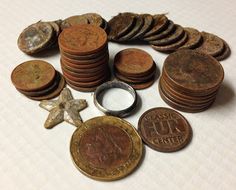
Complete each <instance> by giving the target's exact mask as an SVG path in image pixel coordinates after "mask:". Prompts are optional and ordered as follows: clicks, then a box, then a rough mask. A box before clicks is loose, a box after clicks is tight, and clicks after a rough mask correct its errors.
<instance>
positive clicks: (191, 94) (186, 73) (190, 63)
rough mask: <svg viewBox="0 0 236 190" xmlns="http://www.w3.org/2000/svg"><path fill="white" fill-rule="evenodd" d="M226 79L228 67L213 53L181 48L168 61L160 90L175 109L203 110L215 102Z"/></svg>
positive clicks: (165, 99) (164, 68) (161, 79)
mask: <svg viewBox="0 0 236 190" xmlns="http://www.w3.org/2000/svg"><path fill="white" fill-rule="evenodd" d="M223 78H224V70H223V68H222V66H221V64H220V63H219V62H218V61H217V60H216V59H215V58H213V57H212V56H210V55H207V54H204V53H201V52H198V51H195V50H179V51H177V52H175V53H172V54H170V55H169V56H168V57H167V58H166V60H165V62H164V66H163V70H162V76H161V78H160V83H159V92H160V95H161V97H162V99H163V100H164V101H165V102H166V103H167V104H168V105H170V106H171V107H173V108H175V109H178V110H180V111H185V112H200V111H204V110H206V109H207V108H209V107H210V106H211V105H212V103H213V102H214V100H215V98H216V94H217V91H218V89H219V88H220V85H221V83H222V81H223Z"/></svg>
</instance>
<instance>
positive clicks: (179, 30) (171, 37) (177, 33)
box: [149, 24, 185, 46]
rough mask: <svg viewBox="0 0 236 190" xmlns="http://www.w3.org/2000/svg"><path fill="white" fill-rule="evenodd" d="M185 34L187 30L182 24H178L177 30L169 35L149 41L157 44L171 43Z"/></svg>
mask: <svg viewBox="0 0 236 190" xmlns="http://www.w3.org/2000/svg"><path fill="white" fill-rule="evenodd" d="M184 34H185V32H184V29H183V28H182V26H180V25H177V24H176V25H175V30H174V31H173V32H172V33H170V34H169V35H168V36H166V37H165V38H163V39H160V40H153V41H149V43H150V44H151V45H156V46H164V45H170V44H173V43H175V42H176V41H178V40H179V39H180V38H182V37H183V35H184Z"/></svg>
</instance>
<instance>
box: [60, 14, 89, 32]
mask: <svg viewBox="0 0 236 190" xmlns="http://www.w3.org/2000/svg"><path fill="white" fill-rule="evenodd" d="M80 24H89V21H88V19H87V18H86V17H85V16H82V15H75V16H71V17H68V18H66V19H65V20H63V21H62V23H61V25H60V26H61V29H62V30H63V29H65V28H68V27H71V26H76V25H80Z"/></svg>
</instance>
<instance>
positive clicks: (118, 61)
mask: <svg viewBox="0 0 236 190" xmlns="http://www.w3.org/2000/svg"><path fill="white" fill-rule="evenodd" d="M153 65H154V63H153V59H152V57H151V55H149V54H148V53H147V52H145V51H143V50H141V49H136V48H128V49H125V50H122V51H120V52H119V53H118V54H116V56H115V58H114V67H115V69H117V70H118V71H119V72H120V73H122V74H124V75H128V76H129V75H130V76H137V75H145V74H146V73H148V72H150V71H151V69H152V68H153Z"/></svg>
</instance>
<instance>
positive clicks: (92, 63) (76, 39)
mask: <svg viewBox="0 0 236 190" xmlns="http://www.w3.org/2000/svg"><path fill="white" fill-rule="evenodd" d="M58 43H59V48H60V53H61V60H60V61H61V68H62V72H63V75H64V77H65V79H66V82H67V84H68V85H69V86H71V87H72V88H73V89H75V90H78V91H83V92H91V91H94V90H95V89H96V87H97V86H99V85H101V84H102V83H103V82H105V81H107V80H109V78H110V70H109V65H108V62H109V52H108V44H107V34H106V32H105V31H104V30H103V29H101V28H100V27H98V26H94V25H89V24H81V25H76V26H71V27H69V28H66V29H64V30H63V31H62V32H61V34H60V36H59V41H58Z"/></svg>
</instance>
